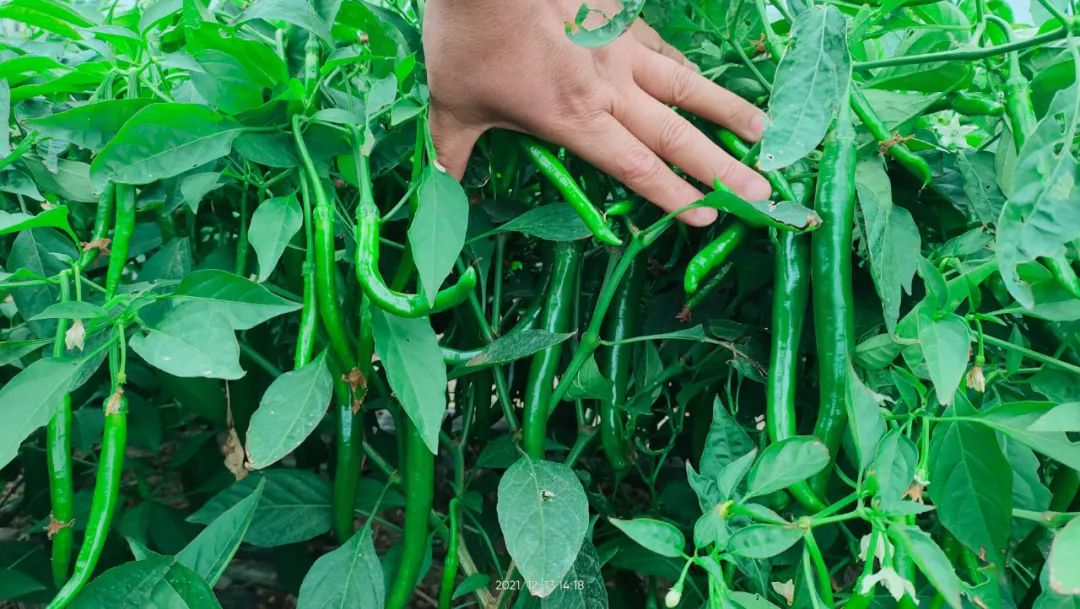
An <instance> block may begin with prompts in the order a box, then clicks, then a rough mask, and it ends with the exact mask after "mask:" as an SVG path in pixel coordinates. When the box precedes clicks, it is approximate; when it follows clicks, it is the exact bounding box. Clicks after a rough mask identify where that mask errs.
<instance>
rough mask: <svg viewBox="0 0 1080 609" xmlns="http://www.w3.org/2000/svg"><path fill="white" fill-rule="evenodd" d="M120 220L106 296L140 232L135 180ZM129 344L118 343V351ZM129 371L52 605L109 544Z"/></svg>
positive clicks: (75, 589) (109, 409)
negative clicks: (75, 546) (68, 569)
mask: <svg viewBox="0 0 1080 609" xmlns="http://www.w3.org/2000/svg"><path fill="white" fill-rule="evenodd" d="M115 195H116V223H115V229H114V230H113V240H112V253H111V254H110V255H109V266H108V269H106V274H105V301H106V302H108V301H109V300H111V299H112V298H113V297H115V296H116V292H117V291H118V290H119V288H120V280H121V278H122V276H123V271H124V266H125V265H126V264H127V256H128V247H129V245H130V244H131V235H132V233H134V232H135V188H134V187H133V186H131V185H129V184H117V185H116V187H115ZM118 329H119V332H120V338H121V339H122V338H123V332H124V329H123V326H122V325H120V326H118ZM118 349H123V347H114V353H115V351H116V350H118ZM117 359H120V360H122V359H123V355H110V361H115V360H117ZM123 382H124V377H123V372H122V371H121V372H120V373H119V374H116V373H114V377H113V384H114V387H113V393H112V395H110V397H109V398H108V399H107V400H106V406H105V425H104V428H103V430H102V438H101V457H100V461H99V463H98V471H97V480H96V481H95V483H94V495H93V499H92V501H91V504H90V515H89V518H88V520H87V524H86V535H85V537H84V538H83V545H82V548H80V549H79V555H78V557H77V558H76V559H75V568H74V570H73V571H72V574H71V578H70V579H68V581H67V583H65V584H64V585H63V587H61V588H60V591H59V592H58V593H57V595H56V598H54V599H53V601H52V602H51V603H49V609H60V608H62V607H66V606H67V605H68V603H70V602H71V600H72V599H74V598H75V595H77V594H78V593H79V592H80V591H81V590H82V589H83V587H84V586H85V585H86V583H87V582H88V581H90V576H91V575H93V572H94V567H95V566H97V562H98V559H99V558H100V557H101V551H102V549H103V548H104V547H105V538H106V537H107V536H108V534H109V526H110V525H111V524H112V516H113V512H114V511H115V510H116V505H117V503H118V502H119V499H120V497H119V494H120V478H121V476H122V475H123V465H124V450H125V448H126V445H127V400H126V399H125V398H124V395H123Z"/></svg>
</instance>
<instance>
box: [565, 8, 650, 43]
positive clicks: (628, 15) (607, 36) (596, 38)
mask: <svg viewBox="0 0 1080 609" xmlns="http://www.w3.org/2000/svg"><path fill="white" fill-rule="evenodd" d="M622 5H623V6H622V9H621V10H620V11H619V12H618V13H616V14H615V15H614V16H613V17H611V18H610V19H608V21H607V22H606V23H604V25H601V26H599V27H596V28H593V29H586V28H585V20H586V18H588V16H589V15H590V14H592V12H593V10H592V9H590V8H589V5H588V4H582V5H581V8H580V9H578V14H577V17H576V19H575V20H574V23H573V24H570V23H567V24H566V35H567V36H569V37H570V40H573V41H574V42H576V43H577V44H580V45H581V46H583V47H588V48H591V49H598V48H600V47H603V46H607V45H609V44H611V43H612V42H614V41H615V39H616V38H618V37H619V36H622V34H623V32H625V31H626V30H627V28H629V27H630V25H631V24H632V23H633V22H634V21H635V20H636V19H637V18H638V15H640V14H641V9H642V8H643V7H644V6H645V0H622Z"/></svg>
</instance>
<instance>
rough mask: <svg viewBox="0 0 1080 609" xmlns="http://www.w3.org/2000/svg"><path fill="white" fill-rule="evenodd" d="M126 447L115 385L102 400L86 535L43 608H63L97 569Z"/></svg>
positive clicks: (123, 411) (121, 401)
mask: <svg viewBox="0 0 1080 609" xmlns="http://www.w3.org/2000/svg"><path fill="white" fill-rule="evenodd" d="M126 447H127V398H125V397H124V395H123V390H122V388H121V386H120V385H117V387H116V388H115V390H114V392H113V394H112V395H110V396H109V397H108V398H107V399H106V400H105V427H104V431H103V432H102V438H101V453H100V455H99V456H98V470H97V480H96V481H95V483H94V495H93V497H92V498H91V500H90V517H89V519H88V520H87V523H86V536H85V537H84V539H83V545H82V547H81V548H80V549H79V556H78V557H77V558H76V559H75V569H74V571H73V572H72V574H71V579H69V580H68V581H67V583H65V584H64V586H63V587H62V588H60V591H59V592H57V593H56V597H55V598H53V600H52V602H50V603H49V605H48V608H47V609H63V608H64V607H67V606H68V604H69V603H71V601H72V600H74V599H75V597H76V595H78V594H79V592H81V591H82V589H83V587H84V586H86V583H87V582H89V581H90V577H91V576H92V575H93V573H94V567H96V566H97V562H98V558H100V557H101V551H102V550H103V549H104V548H105V539H106V538H107V537H108V535H109V527H110V526H111V524H112V517H113V513H114V512H116V508H117V506H118V505H119V502H120V479H121V478H122V476H123V473H124V450H125V449H126Z"/></svg>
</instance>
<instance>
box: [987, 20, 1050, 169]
mask: <svg viewBox="0 0 1080 609" xmlns="http://www.w3.org/2000/svg"><path fill="white" fill-rule="evenodd" d="M987 21H988V22H990V23H993V24H995V25H997V26H998V29H1000V30H1001V32H1002V33H1003V34H1004V35H1005V42H1007V43H1011V42H1012V27H1011V26H1009V24H1007V23H1005V22H1004V21H1002V20H1001V18H1000V17H996V16H993V15H991V16H989V17H987ZM1008 61H1009V77H1008V79H1006V81H1005V114H1006V115H1007V116H1008V117H1009V125H1010V126H1011V127H1012V129H1011V130H1012V136H1013V143H1014V144H1016V150H1017V151H1019V150H1020V149H1021V148H1023V147H1024V142H1025V141H1027V136H1029V135H1031V134H1032V133H1033V132H1034V131H1035V127H1036V126H1037V125H1038V122H1039V121H1038V119H1036V118H1035V107H1034V106H1033V105H1032V103H1031V83H1029V82H1028V80H1027V78H1025V77H1024V73H1023V72H1022V71H1021V70H1020V55H1019V53H1018V52H1016V51H1013V52H1011V53H1009V54H1008Z"/></svg>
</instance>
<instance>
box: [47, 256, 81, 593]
mask: <svg viewBox="0 0 1080 609" xmlns="http://www.w3.org/2000/svg"><path fill="white" fill-rule="evenodd" d="M67 274H68V271H65V272H63V273H61V274H60V302H67V300H68V297H69V293H70V286H69V284H68V277H67ZM67 329H68V321H67V320H66V319H58V320H56V337H55V338H54V339H53V353H52V354H53V357H55V358H59V357H63V355H64V344H65V339H64V335H65V334H66V332H67ZM46 447H47V452H46V453H45V456H46V461H47V462H48V467H49V501H50V503H51V505H52V512H51V513H50V514H49V528H48V534H49V539H50V540H51V541H52V575H53V582H55V583H56V585H57V586H60V585H62V584H63V583H64V581H65V580H67V576H68V569H69V568H70V567H71V552H72V549H73V548H74V545H75V535H74V530H73V529H72V526H73V525H74V524H75V488H74V484H75V483H74V474H73V473H72V468H71V394H64V399H63V401H62V402H61V404H60V409H59V411H58V412H57V413H56V414H55V415H53V417H52V418H51V419H49V426H48V429H47V430H46Z"/></svg>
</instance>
